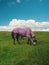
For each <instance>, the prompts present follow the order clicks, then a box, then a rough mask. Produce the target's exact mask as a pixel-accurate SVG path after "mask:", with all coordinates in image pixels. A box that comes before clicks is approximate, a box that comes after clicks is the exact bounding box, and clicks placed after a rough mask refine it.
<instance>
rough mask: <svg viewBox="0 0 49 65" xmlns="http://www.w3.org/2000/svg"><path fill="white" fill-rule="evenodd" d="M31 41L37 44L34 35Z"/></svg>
mask: <svg viewBox="0 0 49 65" xmlns="http://www.w3.org/2000/svg"><path fill="white" fill-rule="evenodd" d="M32 43H33V44H34V45H36V44H37V39H36V37H35V36H34V37H33V39H32Z"/></svg>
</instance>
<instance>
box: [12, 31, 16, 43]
mask: <svg viewBox="0 0 49 65" xmlns="http://www.w3.org/2000/svg"><path fill="white" fill-rule="evenodd" d="M11 35H12V39H13V40H14V42H13V43H14V44H15V38H14V33H13V32H12V34H11Z"/></svg>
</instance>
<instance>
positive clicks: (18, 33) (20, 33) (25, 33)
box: [12, 28, 37, 45]
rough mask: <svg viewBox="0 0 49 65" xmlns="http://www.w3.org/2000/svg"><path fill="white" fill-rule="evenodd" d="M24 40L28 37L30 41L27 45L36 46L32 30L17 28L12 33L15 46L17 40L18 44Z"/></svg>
mask: <svg viewBox="0 0 49 65" xmlns="http://www.w3.org/2000/svg"><path fill="white" fill-rule="evenodd" d="M20 37H21V38H23V37H27V39H28V41H27V43H30V44H31V43H33V44H34V45H35V44H36V43H37V40H36V37H35V34H34V33H33V32H32V30H31V29H30V28H15V29H13V31H12V38H13V40H14V44H15V40H16V39H17V41H18V43H19V44H20V42H19V38H20ZM31 38H32V42H31Z"/></svg>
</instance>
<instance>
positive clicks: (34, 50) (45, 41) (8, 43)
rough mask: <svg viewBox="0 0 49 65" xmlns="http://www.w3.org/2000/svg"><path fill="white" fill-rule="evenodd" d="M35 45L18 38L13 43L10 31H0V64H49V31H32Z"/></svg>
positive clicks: (25, 39)
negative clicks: (35, 41)
mask: <svg viewBox="0 0 49 65" xmlns="http://www.w3.org/2000/svg"><path fill="white" fill-rule="evenodd" d="M34 33H35V35H36V38H37V40H38V41H37V45H36V46H34V45H33V44H32V45H29V44H27V43H26V41H27V38H24V40H23V39H20V42H21V44H20V45H19V44H18V43H17V41H16V45H13V40H12V37H11V32H0V65H49V32H34Z"/></svg>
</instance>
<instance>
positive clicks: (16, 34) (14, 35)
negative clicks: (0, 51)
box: [13, 33, 17, 45]
mask: <svg viewBox="0 0 49 65" xmlns="http://www.w3.org/2000/svg"><path fill="white" fill-rule="evenodd" d="M16 36H17V34H16V33H14V38H13V39H14V45H15V40H16Z"/></svg>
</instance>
